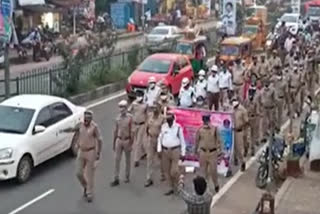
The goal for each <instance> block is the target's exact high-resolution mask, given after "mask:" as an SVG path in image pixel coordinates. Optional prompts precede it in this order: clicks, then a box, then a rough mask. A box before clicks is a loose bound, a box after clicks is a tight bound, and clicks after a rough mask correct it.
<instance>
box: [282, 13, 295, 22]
mask: <svg viewBox="0 0 320 214" xmlns="http://www.w3.org/2000/svg"><path fill="white" fill-rule="evenodd" d="M297 20H298V17H297V16H289V15H287V16H282V18H281V21H283V22H288V23H296V22H298V21H297Z"/></svg>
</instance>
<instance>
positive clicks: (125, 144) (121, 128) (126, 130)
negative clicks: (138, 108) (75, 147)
mask: <svg viewBox="0 0 320 214" xmlns="http://www.w3.org/2000/svg"><path fill="white" fill-rule="evenodd" d="M118 106H119V109H120V114H119V116H117V118H116V121H115V129H114V132H113V151H114V153H115V166H114V180H113V182H111V184H110V185H111V187H114V186H118V185H119V184H120V181H119V174H120V162H121V158H122V153H123V152H124V154H125V163H126V165H125V167H126V168H125V176H126V178H125V183H128V182H129V181H130V169H131V151H132V144H133V136H132V123H133V120H132V116H131V115H130V114H128V113H127V108H128V102H127V101H126V100H122V101H120V102H119V104H118Z"/></svg>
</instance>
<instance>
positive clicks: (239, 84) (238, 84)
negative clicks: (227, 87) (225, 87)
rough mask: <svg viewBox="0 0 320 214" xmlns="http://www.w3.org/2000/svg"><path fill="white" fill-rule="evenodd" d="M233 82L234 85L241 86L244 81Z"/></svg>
mask: <svg viewBox="0 0 320 214" xmlns="http://www.w3.org/2000/svg"><path fill="white" fill-rule="evenodd" d="M232 84H233V85H236V86H241V85H243V83H235V82H233V83H232Z"/></svg>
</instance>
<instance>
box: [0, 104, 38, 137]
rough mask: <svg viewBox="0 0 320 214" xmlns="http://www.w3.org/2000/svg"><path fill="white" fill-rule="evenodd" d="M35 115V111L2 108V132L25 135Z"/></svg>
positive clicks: (0, 125)
mask: <svg viewBox="0 0 320 214" xmlns="http://www.w3.org/2000/svg"><path fill="white" fill-rule="evenodd" d="M33 114H34V110H33V109H27V108H20V107H19V108H16V107H10V106H0V118H1V120H0V132H5V133H15V134H24V133H25V132H26V131H27V129H28V127H29V124H30V122H31V119H32V117H33Z"/></svg>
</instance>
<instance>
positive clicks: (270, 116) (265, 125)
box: [259, 81, 277, 138]
mask: <svg viewBox="0 0 320 214" xmlns="http://www.w3.org/2000/svg"><path fill="white" fill-rule="evenodd" d="M276 101H277V100H276V93H275V90H274V88H273V87H272V86H271V85H270V81H266V82H265V85H264V87H263V89H262V90H261V93H260V94H259V104H260V106H261V108H262V114H263V119H262V130H263V132H264V133H263V137H264V138H265V137H266V136H267V134H268V130H269V129H270V128H273V127H274V122H275V111H274V110H275V103H276Z"/></svg>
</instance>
